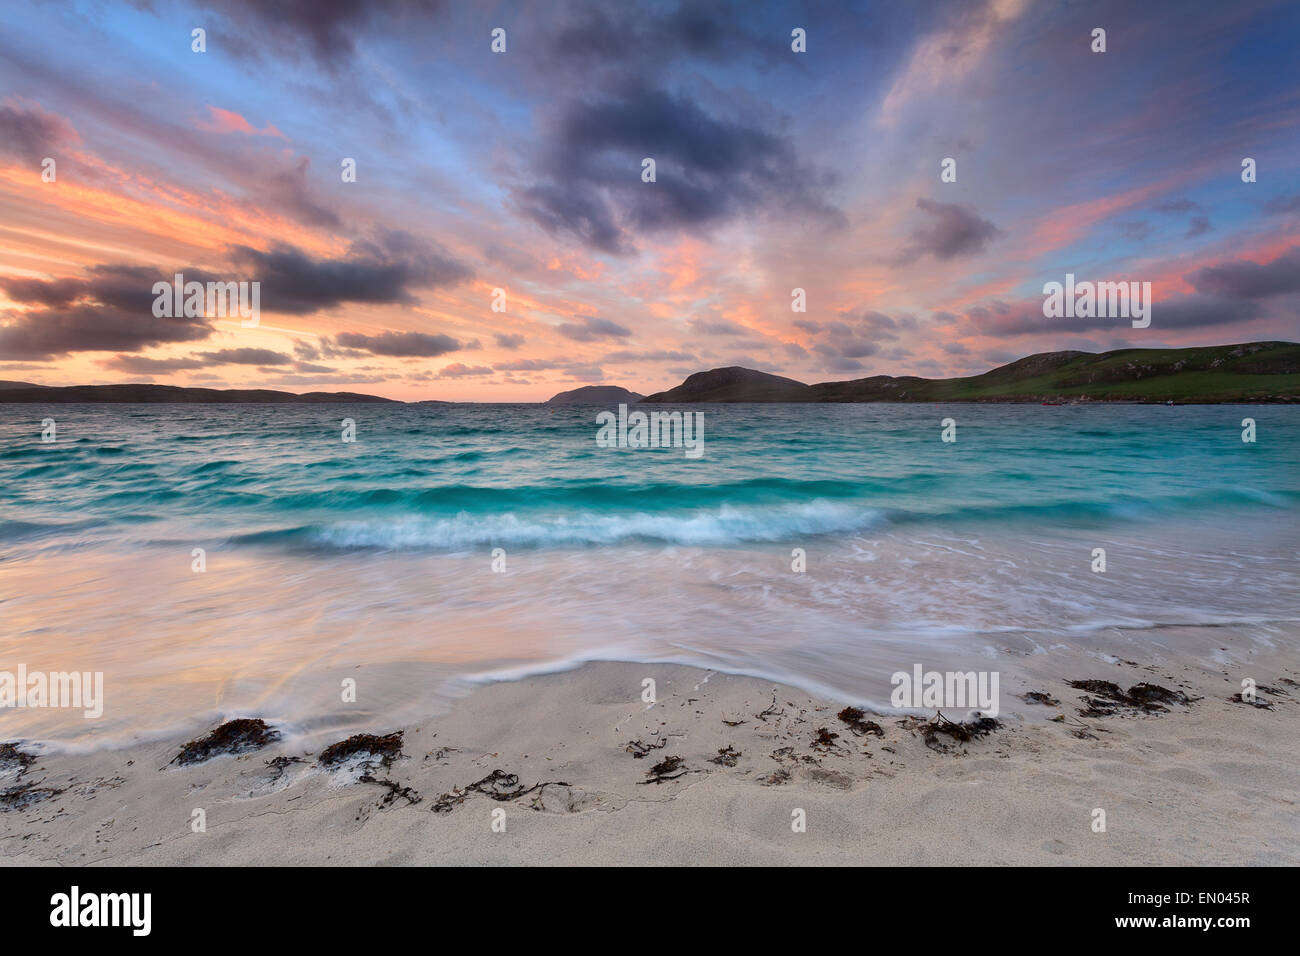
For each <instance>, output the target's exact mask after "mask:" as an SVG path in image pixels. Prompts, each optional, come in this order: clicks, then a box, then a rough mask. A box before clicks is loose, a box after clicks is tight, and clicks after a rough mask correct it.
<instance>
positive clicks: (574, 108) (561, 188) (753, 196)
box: [515, 81, 843, 254]
mask: <svg viewBox="0 0 1300 956" xmlns="http://www.w3.org/2000/svg"><path fill="white" fill-rule="evenodd" d="M546 135H547V138H548V146H547V147H546V148H545V149H544V150H543V154H542V158H541V160H540V168H539V169H538V180H539V181H538V182H536V183H533V184H530V185H528V186H527V187H524V188H521V189H519V190H517V191H516V194H515V202H516V204H517V206H518V207H519V209H520V211H521V212H522V213H523V214H524V215H525V216H527V217H528V218H530V219H532V220H533V221H534V222H536V223H537V224H538V225H540V226H541V227H542V228H543V229H545V230H546V231H548V232H550V233H553V234H566V235H570V236H573V237H575V238H576V239H578V240H579V241H581V242H583V243H584V244H586V245H588V246H590V247H592V248H594V249H597V250H599V251H602V252H607V253H613V254H628V253H631V252H633V251H635V241H634V236H635V235H636V234H638V233H659V232H670V231H675V230H688V231H695V232H702V231H705V230H707V229H708V228H710V227H712V226H715V225H718V224H721V223H724V222H728V221H731V220H734V219H736V218H738V217H741V216H746V215H752V214H758V213H761V212H764V211H772V210H781V211H783V212H786V213H794V214H799V215H800V216H801V217H803V216H814V217H817V218H819V219H821V220H822V221H823V222H826V223H828V224H829V223H835V224H839V223H841V222H842V221H843V217H842V215H841V214H840V213H839V212H838V211H836V210H835V209H833V208H832V207H831V206H829V205H828V203H827V202H826V200H825V199H824V193H825V191H826V190H827V189H828V188H829V186H830V184H831V177H830V176H829V174H826V173H821V172H819V171H817V170H815V169H813V168H811V167H809V166H807V165H806V164H804V163H803V162H802V161H801V160H800V159H799V157H798V156H797V154H796V152H795V150H794V147H793V145H792V144H791V143H790V141H789V140H788V139H786V138H785V137H783V136H781V135H778V134H777V133H775V132H773V131H772V130H770V129H768V128H766V127H764V126H763V125H762V124H761V122H760V121H759V120H758V119H756V118H755V117H752V116H749V117H746V118H744V119H731V118H726V117H721V116H716V115H713V114H711V113H709V112H706V111H705V110H704V109H703V108H702V107H701V106H700V105H698V104H697V103H696V102H695V101H693V100H691V99H689V98H687V97H685V96H678V95H675V94H673V93H670V92H668V91H667V90H664V89H659V88H655V87H651V86H646V85H643V84H641V83H640V82H636V81H632V82H627V83H624V84H622V85H620V86H618V87H617V88H614V89H612V90H611V91H610V92H607V93H604V94H602V95H597V96H594V97H591V98H581V99H576V100H573V101H570V102H568V103H567V104H565V106H564V107H562V108H561V110H560V111H559V113H558V115H557V116H555V117H554V118H553V120H552V121H551V123H550V125H549V128H548V129H547V130H546ZM644 158H652V159H654V160H655V163H656V181H655V182H653V183H645V182H642V181H641V171H642V160H643V159H644Z"/></svg>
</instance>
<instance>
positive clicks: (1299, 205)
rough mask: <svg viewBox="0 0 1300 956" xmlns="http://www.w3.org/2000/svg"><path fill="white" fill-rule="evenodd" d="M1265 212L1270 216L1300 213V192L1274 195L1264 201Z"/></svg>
mask: <svg viewBox="0 0 1300 956" xmlns="http://www.w3.org/2000/svg"><path fill="white" fill-rule="evenodd" d="M1264 212H1266V213H1268V214H1269V215H1270V216H1294V215H1300V193H1296V194H1295V195H1294V196H1274V197H1273V198H1272V199H1270V200H1268V201H1267V202H1265V203H1264Z"/></svg>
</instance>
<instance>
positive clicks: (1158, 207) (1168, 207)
mask: <svg viewBox="0 0 1300 956" xmlns="http://www.w3.org/2000/svg"><path fill="white" fill-rule="evenodd" d="M1151 208H1152V209H1154V210H1155V211H1156V212H1167V213H1173V214H1179V213H1186V212H1193V211H1199V210H1200V208H1201V206H1200V204H1199V203H1195V202H1192V200H1190V199H1166V200H1163V201H1162V202H1158V203H1156V204H1155V205H1153V206H1152V207H1151Z"/></svg>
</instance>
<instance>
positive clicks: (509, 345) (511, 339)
mask: <svg viewBox="0 0 1300 956" xmlns="http://www.w3.org/2000/svg"><path fill="white" fill-rule="evenodd" d="M496 340H497V346H498V347H500V348H503V349H506V350H508V351H511V352H513V351H514V350H515V349H517V348H519V347H520V346H521V345H523V344H524V343H525V342H526V341H528V340H527V339H525V338H524V337H523V336H522V335H518V334H516V333H514V332H509V333H506V332H498V333H497V335H496Z"/></svg>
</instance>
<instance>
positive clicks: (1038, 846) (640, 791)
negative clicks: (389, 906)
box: [0, 634, 1300, 866]
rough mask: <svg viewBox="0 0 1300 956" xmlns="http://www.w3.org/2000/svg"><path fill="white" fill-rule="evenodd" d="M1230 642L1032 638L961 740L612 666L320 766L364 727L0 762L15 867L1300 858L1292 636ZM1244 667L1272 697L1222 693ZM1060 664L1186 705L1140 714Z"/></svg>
mask: <svg viewBox="0 0 1300 956" xmlns="http://www.w3.org/2000/svg"><path fill="white" fill-rule="evenodd" d="M1176 638H1177V635H1175V636H1174V639H1175V640H1176ZM1223 644H1224V647H1223V650H1222V653H1221V654H1220V655H1218V657H1217V658H1216V659H1214V660H1201V661H1199V662H1198V661H1195V660H1191V659H1184V660H1175V659H1165V658H1158V659H1152V660H1147V661H1142V662H1138V661H1126V660H1119V659H1115V658H1108V657H1107V655H1105V654H1079V653H1075V652H1065V651H1062V652H1060V653H1053V654H1027V655H1024V656H1023V657H1021V658H1019V659H1018V660H1015V661H1013V662H1011V667H1008V668H1004V669H1003V671H1002V675H1001V676H1002V691H1001V697H1002V710H1001V713H1000V714H999V716H998V719H997V720H998V725H997V727H996V728H993V729H991V730H990V731H988V732H987V733H980V734H976V735H974V736H973V737H972V739H970V740H961V739H959V738H960V737H961V736H965V734H963V733H962V732H960V731H958V732H957V734H956V735H953V734H949V733H945V732H943V731H942V730H940V731H939V732H937V733H936V732H934V731H935V729H936V728H938V727H942V721H936V720H935V718H934V714H933V711H930V712H921V711H917V712H915V713H911V714H898V713H893V714H863V715H861V716H855V715H854V714H853V713H852V712H851V711H849V712H846V711H844V706H845V705H844V703H843V702H840V701H830V700H824V699H817V698H816V697H813V696H810V695H809V694H807V693H804V692H802V691H800V690H797V689H794V688H791V687H786V686H773V684H772V683H770V682H765V681H761V680H756V679H752V678H747V677H740V676H734V675H729V674H724V673H719V672H716V671H708V670H702V669H698V668H694V667H686V666H678V665H645V664H634V663H615V662H599V663H589V664H585V665H583V666H581V667H578V668H575V669H573V670H568V671H564V672H561V673H555V674H550V675H546V676H536V677H530V678H526V679H522V680H518V681H506V682H498V683H492V684H488V685H485V686H482V687H479V688H478V689H476V690H474V691H473V692H472V693H469V694H468V695H467V696H465V697H464V698H463V699H461V700H459V701H458V702H456V703H455V704H454V705H453V706H452V708H451V710H450V712H448V713H446V714H444V715H441V716H438V717H435V718H431V719H428V720H426V721H424V722H421V723H418V724H416V725H411V726H404V727H388V726H374V727H364V728H361V729H360V730H358V731H357V732H360V733H369V734H373V735H376V736H382V735H389V734H393V733H396V732H399V731H400V733H401V737H400V753H398V752H397V750H398V748H397V747H396V746H395V744H396V740H395V738H391V737H390V738H388V740H387V741H386V742H372V743H371V744H370V745H369V749H368V748H367V746H362V747H361V749H360V750H359V751H358V752H356V753H352V754H351V755H347V754H344V755H343V756H342V758H341V759H337V760H334V761H332V762H331V765H330V766H322V763H325V762H330V761H327V760H326V759H325V758H326V756H327V755H329V754H330V751H327V749H326V747H327V745H328V744H330V743H335V742H337V741H343V740H346V739H348V738H350V737H351V734H350V733H348V734H344V733H342V732H340V733H337V734H335V735H334V737H335V738H336V739H335V740H331V739H330V738H331V734H330V732H329V731H326V730H322V731H321V732H320V733H319V734H318V735H317V737H318V739H319V740H320V741H321V742H322V745H321V746H319V747H309V748H304V747H302V746H290V745H287V744H285V742H284V741H283V740H281V741H274V742H271V743H269V744H267V745H266V746H264V747H261V748H259V749H255V750H249V751H246V752H243V753H238V754H235V755H218V756H214V757H211V758H210V759H207V760H203V761H201V762H195V763H190V764H188V765H184V766H182V765H180V763H179V762H173V761H174V758H176V757H177V756H178V755H179V754H180V752H181V750H182V747H183V745H184V744H185V743H186V740H185V738H177V739H173V740H165V741H152V742H149V743H141V744H138V745H134V746H129V747H125V748H120V749H113V750H104V751H99V752H95V753H92V754H73V753H58V752H42V750H41V748H40V747H39V746H34V745H28V744H24V743H21V742H19V743H18V745H17V747H16V748H15V749H14V750H7V751H5V753H6V755H7V758H6V759H5V760H3V761H0V768H2V769H0V772H2V773H3V776H0V800H3V806H0V862H3V863H4V864H6V865H42V864H50V865H86V864H118V865H120V864H168V865H171V864H185V865H245V864H252V865H262V864H306V865H331V866H336V865H370V864H396V865H422V864H437V865H473V864H487V865H510V864H562V865H582V864H598V865H604V864H646V865H672V866H690V865H719V864H720V865H756V864H914V865H915V864H919V865H945V864H946V865H962V864H972V865H974V864H985V865H987V864H994V865H996V864H1031V865H1057V864H1087V865H1095V864H1119V865H1133V866H1152V865H1178V864H1195V865H1229V864H1233V865H1243V864H1245V865H1295V864H1296V863H1297V862H1300V823H1298V822H1297V821H1298V820H1300V817H1298V816H1297V813H1296V809H1297V807H1296V801H1297V794H1300V743H1298V740H1300V736H1298V735H1297V733H1296V731H1297V728H1298V727H1300V724H1298V723H1297V720H1298V719H1300V684H1298V683H1297V681H1300V672H1297V670H1296V669H1295V667H1294V662H1295V660H1296V656H1295V650H1296V644H1295V643H1294V642H1290V643H1289V646H1281V645H1279V646H1276V647H1275V648H1274V650H1272V651H1260V650H1258V649H1255V650H1252V651H1250V652H1249V653H1250V657H1249V658H1248V659H1239V658H1238V657H1236V656H1235V655H1234V652H1233V651H1232V650H1230V648H1231V646H1232V645H1231V643H1230V637H1229V635H1227V634H1224V635H1223ZM1288 662H1289V663H1290V665H1292V666H1287V665H1288ZM1012 668H1013V669H1012ZM1242 675H1247V676H1251V677H1253V678H1254V679H1255V680H1256V681H1257V683H1258V684H1259V685H1260V688H1261V689H1260V691H1259V693H1258V698H1257V702H1256V703H1255V704H1251V703H1249V702H1245V701H1239V700H1234V699H1232V697H1233V695H1234V694H1235V693H1237V692H1238V691H1239V690H1240V680H1241V677H1242ZM646 678H650V679H653V680H654V681H655V690H656V697H657V699H656V702H655V703H654V704H653V705H648V704H646V703H643V702H642V699H641V694H642V687H643V684H642V682H643V681H644V680H645V679H646ZM1069 680H1073V681H1109V682H1112V683H1113V684H1114V685H1115V686H1116V687H1117V688H1120V689H1121V690H1124V689H1128V688H1132V687H1134V686H1135V685H1139V684H1143V683H1146V684H1151V685H1158V686H1159V687H1162V688H1165V689H1167V690H1168V691H1170V692H1172V693H1173V694H1175V695H1186V697H1187V699H1188V701H1189V702H1188V703H1185V704H1184V703H1180V702H1177V701H1170V702H1168V703H1167V705H1159V704H1156V705H1153V706H1152V708H1151V709H1150V710H1149V711H1144V710H1142V709H1140V708H1135V707H1131V706H1126V705H1124V704H1120V703H1115V702H1113V701H1108V700H1107V699H1106V695H1105V693H1104V692H1099V691H1098V688H1101V687H1102V686H1103V685H1089V686H1090V687H1091V689H1092V692H1089V691H1086V690H1083V689H1080V688H1076V687H1072V686H1070V685H1069V684H1068V683H1067V681H1069ZM1039 694H1041V695H1044V697H1043V698H1035V696H1034V695H1039ZM1027 695H1028V696H1027ZM1044 699H1046V702H1041V701H1043V700H1044ZM1052 701H1056V703H1052ZM1085 713H1086V714H1087V715H1086V716H1085ZM242 716H246V717H256V716H257V715H253V714H249V715H242ZM945 716H946V717H947V716H951V717H952V718H953V719H954V720H956V721H961V720H962V719H963V718H965V717H966V716H967V715H965V714H951V715H945ZM967 726H973V725H970V724H968V725H967ZM272 730H274V728H272ZM299 743H301V741H299ZM354 746H355V744H354ZM342 749H344V750H346V749H348V748H342ZM339 750H340V748H335V750H334V751H333V753H334V754H337V753H338V752H339ZM372 751H373V752H372ZM386 751H387V752H386ZM25 752H27V753H32V754H33V755H34V756H35V759H34V761H32V760H30V758H27V757H23V756H22V754H23V753H25ZM1098 809H1100V810H1104V811H1105V830H1104V832H1097V831H1096V828H1095V822H1094V821H1095V820H1096V819H1097V816H1096V813H1095V811H1096V810H1098ZM200 810H201V811H202V814H201V815H200V814H196V811H200ZM798 811H803V814H802V817H803V819H804V820H806V830H804V831H803V832H796V827H795V826H794V824H796V823H797V822H798V820H799V817H800V814H799V813H798ZM200 818H201V819H202V823H203V827H202V828H199V827H198V826H197V824H196V822H195V821H196V820H198V819H200ZM494 825H495V826H494Z"/></svg>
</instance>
